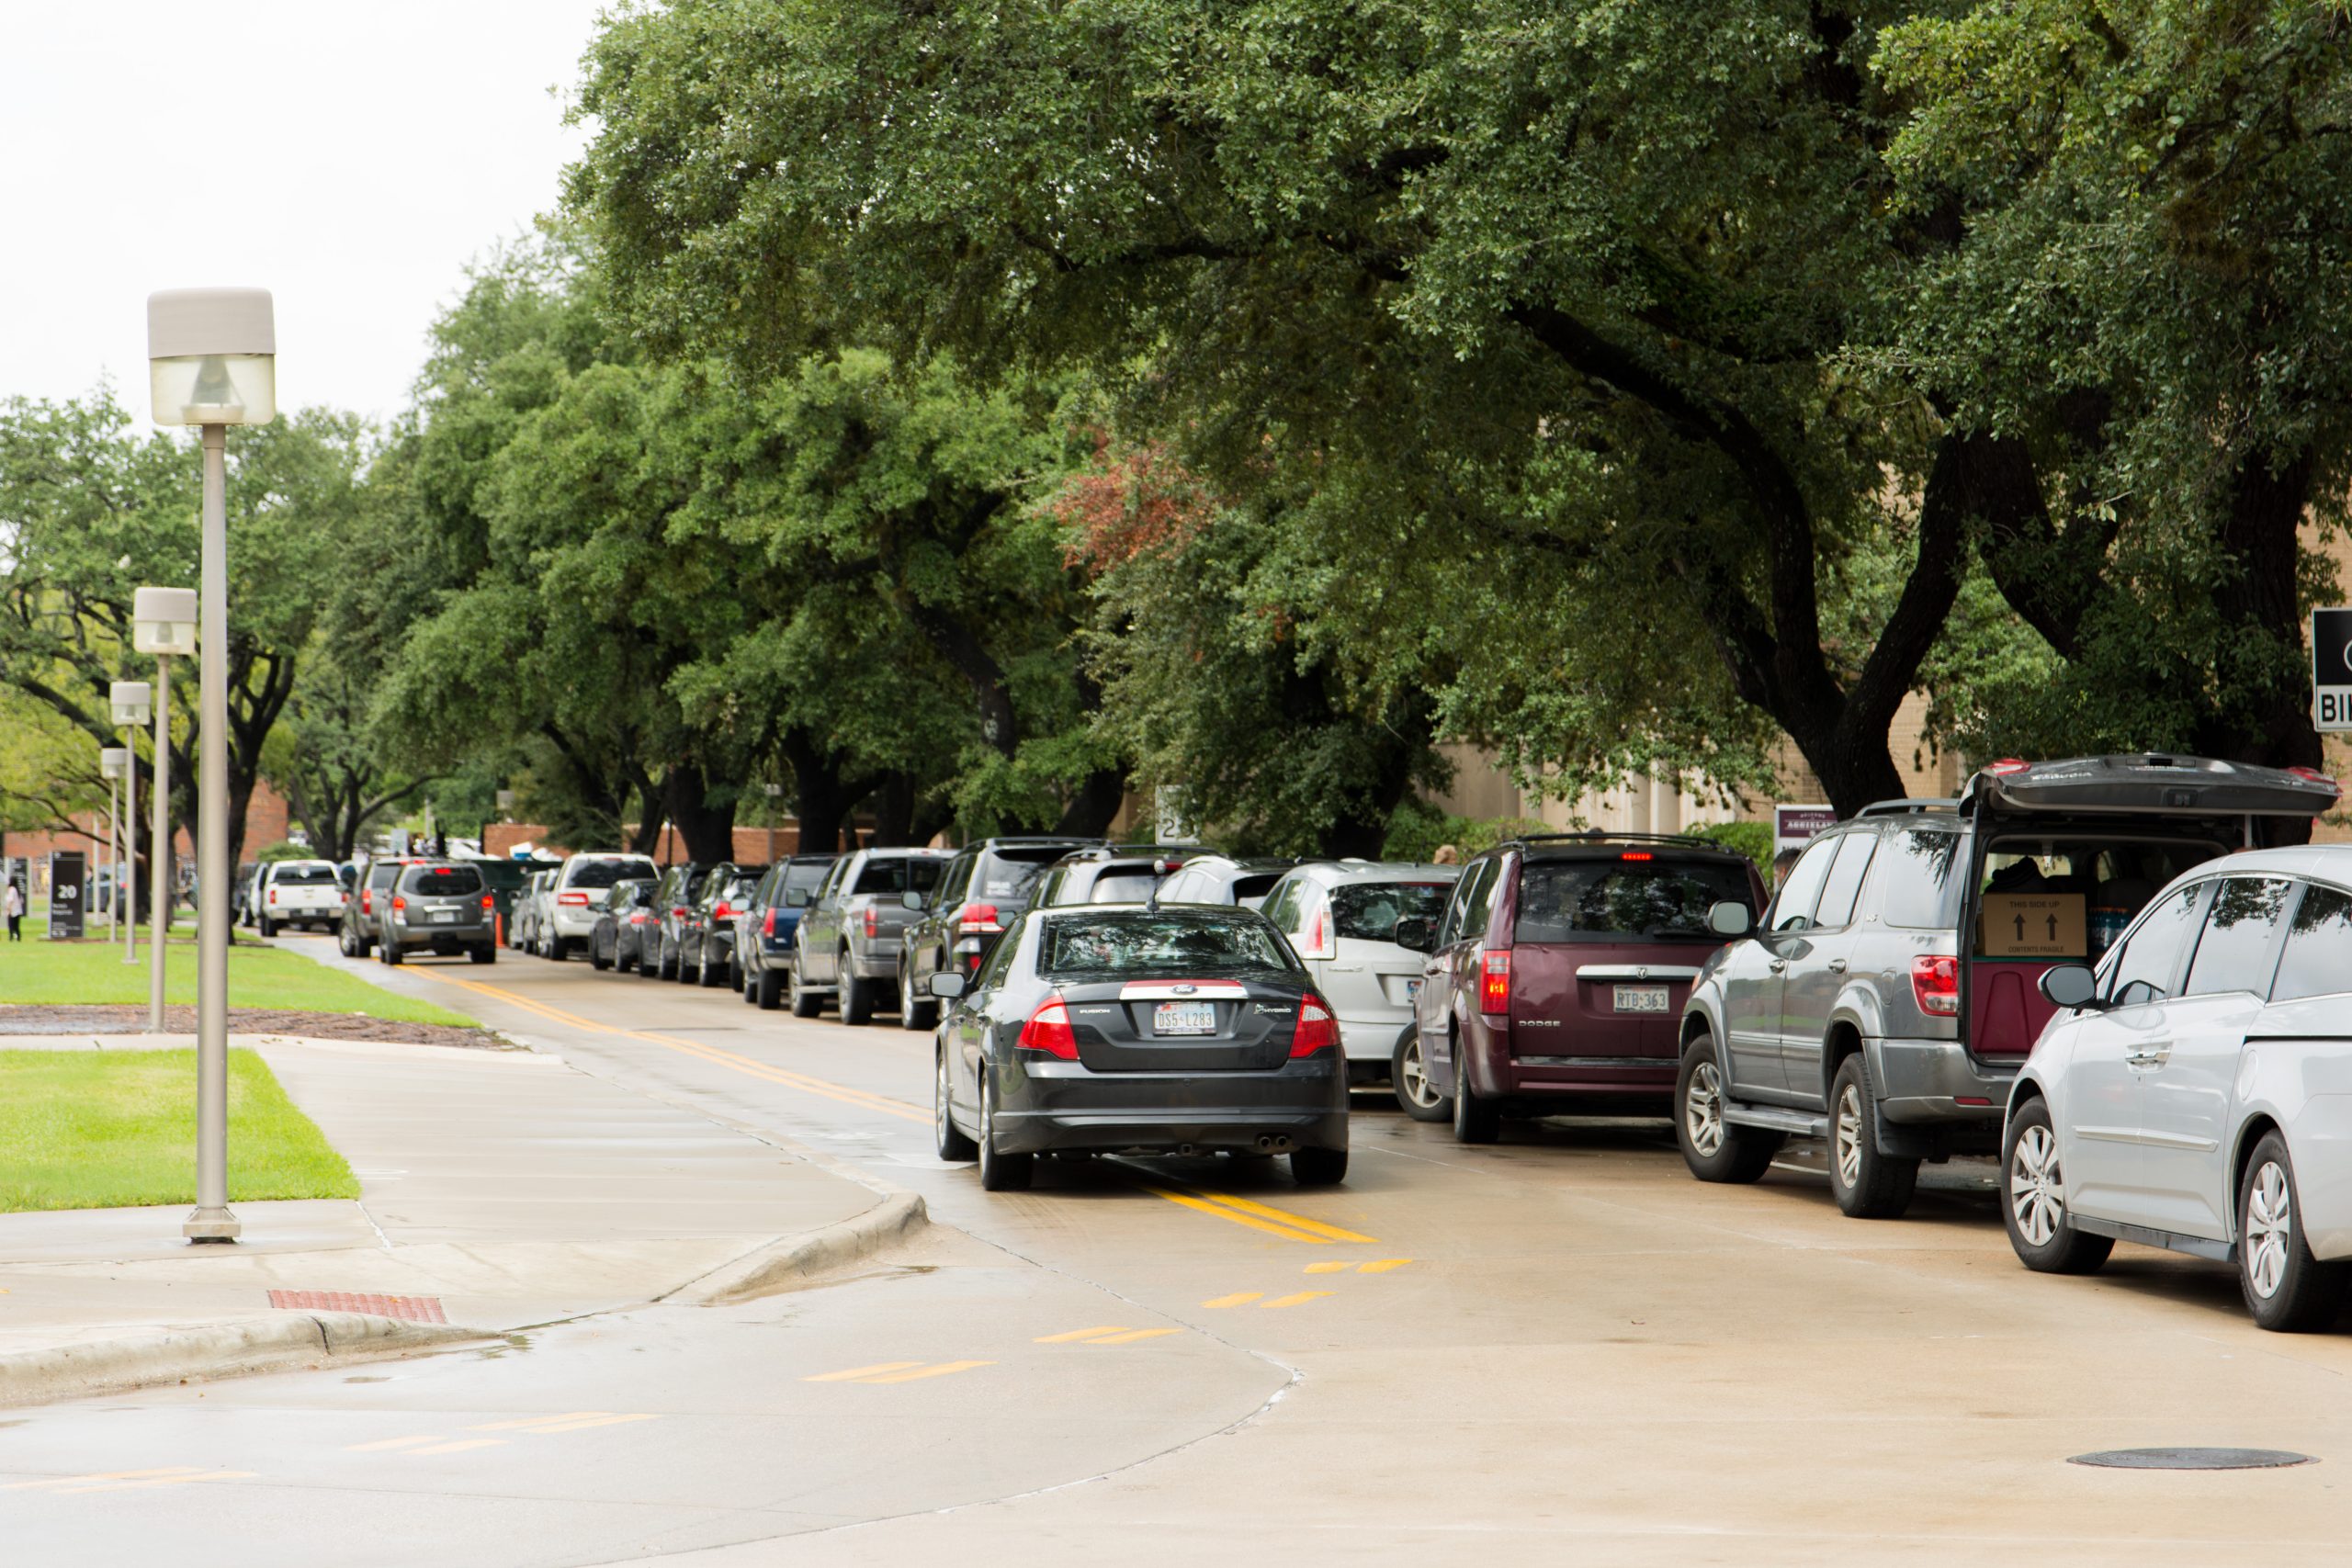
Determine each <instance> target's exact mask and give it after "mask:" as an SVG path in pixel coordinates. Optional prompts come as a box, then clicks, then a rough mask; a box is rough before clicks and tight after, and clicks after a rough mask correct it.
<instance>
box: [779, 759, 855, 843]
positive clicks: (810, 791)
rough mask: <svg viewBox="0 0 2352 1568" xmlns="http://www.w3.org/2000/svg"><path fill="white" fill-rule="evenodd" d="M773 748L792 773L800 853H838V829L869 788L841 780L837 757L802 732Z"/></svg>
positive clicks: (840, 839)
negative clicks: (780, 754)
mask: <svg viewBox="0 0 2352 1568" xmlns="http://www.w3.org/2000/svg"><path fill="white" fill-rule="evenodd" d="M776 745H777V750H779V751H780V752H781V753H782V754H783V757H784V761H785V764H786V766H787V767H789V768H790V769H791V770H792V786H793V807H792V808H793V815H794V816H795V817H796V818H797V819H798V820H799V823H800V849H801V852H802V853H804V854H812V855H829V854H834V853H837V852H840V850H841V848H842V823H843V822H844V821H845V820H846V819H847V818H848V817H849V808H850V807H851V806H853V805H854V804H855V803H856V801H857V800H858V799H859V798H860V797H861V796H862V795H865V792H866V791H867V790H868V789H869V788H871V787H872V786H871V784H868V783H867V782H865V781H864V780H859V781H856V782H854V783H853V782H852V781H850V780H848V779H845V778H843V777H842V770H841V764H840V761H839V760H838V754H837V753H835V752H833V751H832V750H829V749H826V748H821V747H820V746H819V745H818V744H817V741H816V739H815V738H814V737H813V736H811V735H810V734H809V732H808V731H807V730H805V729H787V730H786V731H785V732H784V735H783V737H782V738H781V739H779V740H778V741H777V743H776Z"/></svg>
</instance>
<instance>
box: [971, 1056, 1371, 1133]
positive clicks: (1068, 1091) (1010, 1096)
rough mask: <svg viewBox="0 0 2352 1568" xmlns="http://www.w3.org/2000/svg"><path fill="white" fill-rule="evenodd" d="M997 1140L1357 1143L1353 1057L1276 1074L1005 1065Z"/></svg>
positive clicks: (1329, 1059)
mask: <svg viewBox="0 0 2352 1568" xmlns="http://www.w3.org/2000/svg"><path fill="white" fill-rule="evenodd" d="M998 1081H999V1083H1000V1084H1001V1086H1002V1087H1003V1094H1002V1096H1001V1101H1000V1104H999V1106H998V1109H997V1112H996V1132H997V1144H998V1146H999V1147H1000V1148H1001V1149H1002V1150H1003V1151H1004V1152H1005V1153H1007V1154H1046V1153H1050V1152H1053V1151H1055V1150H1074V1151H1075V1150H1094V1151H1106V1150H1123V1149H1139V1150H1161V1151H1165V1150H1171V1149H1178V1148H1183V1147H1188V1146H1189V1147H1191V1148H1193V1149H1196V1150H1212V1149H1230V1150H1235V1151H1238V1152H1246V1153H1259V1152H1261V1151H1263V1150H1264V1148H1265V1144H1264V1142H1263V1141H1264V1140H1271V1139H1281V1138H1287V1139H1288V1140H1289V1142H1290V1146H1291V1147H1294V1148H1311V1149H1344V1148H1346V1147H1347V1146H1348V1101H1347V1064H1346V1062H1345V1061H1344V1060H1343V1059H1341V1058H1340V1057H1339V1056H1337V1055H1322V1056H1317V1057H1315V1058H1312V1059H1310V1060H1308V1061H1306V1062H1297V1063H1293V1064H1291V1065H1290V1066H1285V1067H1284V1068H1283V1070H1282V1071H1280V1072H1273V1073H1091V1072H1088V1071H1087V1070H1086V1069H1085V1068H1083V1067H1080V1066H1075V1065H1074V1064H1072V1065H1069V1066H1065V1065H1063V1064H1060V1063H1054V1064H1050V1065H1047V1066H1037V1067H1031V1068H1026V1069H1024V1068H1023V1067H1022V1066H1018V1065H1015V1066H1010V1067H1007V1068H1005V1069H1003V1077H1000V1079H999V1080H998Z"/></svg>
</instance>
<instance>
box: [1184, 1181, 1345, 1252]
mask: <svg viewBox="0 0 2352 1568" xmlns="http://www.w3.org/2000/svg"><path fill="white" fill-rule="evenodd" d="M1144 1190H1145V1191H1147V1192H1148V1193H1150V1194H1151V1195H1152V1196H1153V1197H1155V1198H1165V1199H1167V1200H1168V1201H1170V1202H1171V1203H1182V1205H1183V1206H1184V1207H1185V1208H1187V1209H1190V1210H1192V1211H1193V1213H1201V1214H1213V1215H1215V1216H1216V1218H1218V1219H1220V1220H1230V1221H1231V1222H1233V1223H1234V1224H1237V1225H1248V1226H1250V1228H1251V1229H1252V1230H1261V1231H1264V1232H1266V1233H1267V1234H1268V1235H1278V1236H1281V1237H1283V1239H1284V1240H1286V1241H1308V1242H1313V1243H1315V1244H1316V1245H1317V1246H1318V1247H1323V1246H1329V1244H1330V1243H1332V1242H1335V1241H1362V1242H1369V1241H1372V1240H1374V1237H1372V1236H1368V1235H1362V1234H1360V1233H1358V1232H1356V1231H1351V1230H1346V1229H1342V1228H1341V1227H1340V1226H1339V1225H1330V1224H1324V1223H1323V1222H1322V1221H1321V1220H1310V1219H1308V1218H1307V1217H1306V1215H1305V1214H1294V1213H1291V1212H1290V1211H1289V1210H1288V1209H1277V1208H1274V1207H1273V1206H1272V1205H1271V1204H1267V1203H1261V1202H1257V1201H1254V1200H1252V1199H1249V1198H1242V1197H1237V1196H1236V1195H1235V1194H1233V1193H1231V1192H1212V1191H1210V1190H1207V1189H1206V1188H1200V1187H1195V1188H1191V1189H1188V1190H1183V1191H1178V1190H1175V1189H1173V1188H1168V1187H1146V1188H1145V1189H1144Z"/></svg>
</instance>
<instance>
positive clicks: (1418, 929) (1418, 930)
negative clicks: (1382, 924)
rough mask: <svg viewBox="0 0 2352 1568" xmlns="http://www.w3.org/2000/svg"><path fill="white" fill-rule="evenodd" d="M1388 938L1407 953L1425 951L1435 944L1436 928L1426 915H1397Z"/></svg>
mask: <svg viewBox="0 0 2352 1568" xmlns="http://www.w3.org/2000/svg"><path fill="white" fill-rule="evenodd" d="M1388 940H1389V941H1391V942H1395V943H1396V944H1397V946H1399V947H1401V948H1403V949H1404V950H1405V951H1406V952H1408V953H1427V952H1428V951H1429V950H1430V948H1432V947H1435V946H1436V945H1437V928H1436V926H1435V924H1434V923H1433V922H1432V921H1431V920H1430V918H1429V917H1428V916H1427V915H1399V916H1397V929H1396V930H1395V931H1391V932H1389V934H1388Z"/></svg>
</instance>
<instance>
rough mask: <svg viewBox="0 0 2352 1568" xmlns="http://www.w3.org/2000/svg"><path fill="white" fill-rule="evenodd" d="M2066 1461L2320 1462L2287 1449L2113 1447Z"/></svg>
mask: <svg viewBox="0 0 2352 1568" xmlns="http://www.w3.org/2000/svg"><path fill="white" fill-rule="evenodd" d="M2066 1462H2067V1463H2068V1464H2088V1465H2096V1466H2098V1468H2099V1469H2101V1470H2281V1469H2284V1468H2285V1467H2286V1466H2288V1465H2290V1464H2316V1463H2318V1462H2319V1461H2317V1460H2314V1459H2313V1458H2312V1456H2311V1455H2309V1454H2297V1453H2289V1452H2288V1451H2287V1450H2284V1449H2109V1450H2106V1451H2105V1452H2103V1453H2095V1454H2076V1455H2075V1457H2074V1458H2072V1459H2070V1460H2068V1461H2066Z"/></svg>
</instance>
